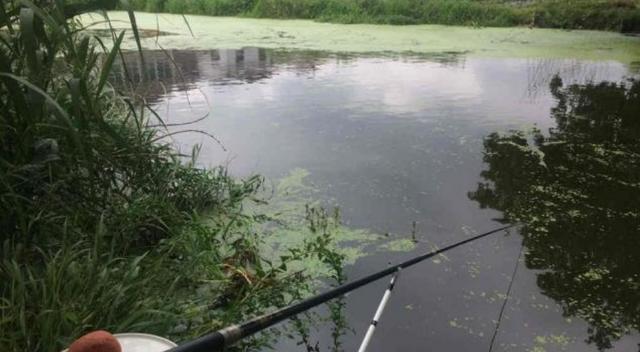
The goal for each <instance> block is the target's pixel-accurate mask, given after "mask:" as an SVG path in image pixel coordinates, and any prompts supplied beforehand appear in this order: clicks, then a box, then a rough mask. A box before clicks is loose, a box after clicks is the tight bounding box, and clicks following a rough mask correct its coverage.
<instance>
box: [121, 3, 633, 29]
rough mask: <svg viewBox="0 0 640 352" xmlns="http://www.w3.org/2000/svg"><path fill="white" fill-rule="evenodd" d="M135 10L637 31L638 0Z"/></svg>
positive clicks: (146, 6)
mask: <svg viewBox="0 0 640 352" xmlns="http://www.w3.org/2000/svg"><path fill="white" fill-rule="evenodd" d="M132 4H133V6H134V8H135V9H136V10H140V11H149V12H170V13H186V14H198V15H210V16H248V17H258V18H300V19H314V20H319V21H326V22H339V23H378V24H427V23H429V24H446V25H471V26H497V27H508V26H533V27H545V28H565V29H599V30H614V31H621V32H637V31H640V0H132Z"/></svg>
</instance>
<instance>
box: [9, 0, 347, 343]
mask: <svg viewBox="0 0 640 352" xmlns="http://www.w3.org/2000/svg"><path fill="white" fill-rule="evenodd" d="M62 3H63V2H51V1H45V0H42V1H36V2H35V3H33V2H28V1H23V2H20V3H19V4H18V2H13V1H9V2H3V3H2V5H0V111H2V113H1V114H0V199H1V202H0V228H2V231H1V232H0V250H1V253H2V256H1V257H0V346H2V350H3V351H7V352H14V351H15V352H17V351H37V352H39V351H47V352H49V351H50V352H54V351H55V352H58V351H61V350H63V349H64V348H65V347H66V346H68V345H69V343H70V342H71V341H73V340H74V339H75V338H77V337H79V336H80V335H82V334H84V333H85V332H87V331H90V330H96V329H105V330H109V331H112V332H123V331H145V332H149V333H155V334H159V335H164V336H167V337H169V338H172V339H174V340H176V341H181V340H185V339H189V338H192V337H194V336H198V335H200V334H203V333H205V332H207V331H210V330H213V329H217V328H220V327H223V326H225V325H227V324H230V323H237V322H239V321H241V320H244V319H245V318H247V317H249V316H254V315H256V314H259V313H260V312H263V311H265V310H266V309H269V308H272V307H277V306H281V305H284V304H287V303H289V302H290V301H291V299H293V297H299V296H301V295H302V294H303V293H305V292H309V291H310V290H311V289H312V287H311V286H310V284H309V283H308V282H309V281H308V278H307V277H306V275H305V274H304V272H298V273H295V274H294V273H291V272H289V271H288V270H287V264H288V263H291V262H292V261H301V260H304V258H307V257H309V256H316V257H319V258H328V256H329V255H333V254H331V253H333V251H332V250H331V249H329V247H327V246H324V245H323V246H320V247H309V248H308V250H306V251H297V252H295V251H294V252H292V253H293V254H290V255H288V256H286V257H285V256H282V257H280V258H270V259H271V260H270V261H265V260H264V259H263V258H262V257H261V252H260V249H259V248H260V243H261V238H260V236H258V235H257V229H258V226H257V225H259V224H260V223H261V222H263V221H265V219H264V217H261V216H259V215H253V214H249V213H247V212H246V211H245V210H244V205H245V204H246V203H247V202H250V201H251V200H250V198H252V197H255V195H256V192H257V191H258V190H259V189H260V187H261V184H262V179H261V178H260V177H257V176H255V177H250V178H248V179H244V180H239V179H236V178H234V177H231V176H230V175H229V174H228V173H227V172H226V170H225V169H224V168H216V169H210V170H204V169H199V168H196V167H195V166H194V163H193V162H192V161H185V158H184V156H182V155H180V154H179V153H177V152H176V151H175V150H174V149H173V147H172V146H171V144H170V143H169V142H168V141H169V140H170V135H171V132H169V131H168V130H167V129H163V128H156V127H152V126H150V124H149V121H150V120H151V119H152V117H154V114H153V111H152V110H150V109H149V107H148V106H146V105H145V103H144V99H142V98H140V97H136V96H135V95H130V94H122V92H119V91H117V90H116V89H115V88H114V87H113V86H111V85H110V83H109V76H110V74H111V70H112V67H113V65H114V63H116V62H118V60H120V59H121V58H122V57H123V53H122V51H121V50H120V45H121V43H122V41H123V38H124V32H121V33H117V32H112V33H111V35H112V38H111V39H112V40H111V41H110V42H107V41H106V40H104V38H100V37H91V36H89V35H88V34H87V33H86V32H84V31H83V30H82V28H81V26H80V24H79V23H75V22H74V21H73V20H70V19H69V14H70V11H69V9H68V8H65V7H61V6H62V5H61V4H62ZM231 3H232V2H231V1H228V2H227V4H228V5H229V6H231ZM149 4H151V3H150V2H144V6H147V5H149ZM168 4H169V2H167V3H165V2H163V1H158V2H156V3H154V4H151V5H153V8H157V6H160V5H162V6H165V5H168ZM135 5H136V6H142V5H143V2H142V1H138V2H136V3H135ZM77 9H80V7H76V8H74V10H73V11H71V12H74V13H75V12H76V10H77ZM130 16H133V12H130ZM132 30H133V31H134V33H136V37H138V35H137V28H136V27H135V25H134V27H133V28H132ZM140 60H141V61H142V60H143V55H142V52H140ZM122 64H124V62H123V63H122ZM125 70H126V68H125ZM129 84H130V85H131V86H132V87H133V86H135V84H136V82H135V81H134V80H133V79H130V81H129ZM131 91H132V92H133V91H135V90H134V89H133V88H132V89H131ZM154 118H155V117H154ZM160 125H161V126H162V124H160ZM322 236H325V237H326V238H327V240H326V241H324V242H322V243H325V244H326V243H328V241H329V239H330V237H331V236H330V235H329V234H328V232H327V231H324V232H323V233H322ZM309 241H311V242H313V241H315V238H310V239H309ZM331 258H334V257H331ZM333 260H334V261H335V258H334V259H333ZM332 262H333V261H332ZM269 341H271V340H270V336H269V335H264V336H262V337H261V338H260V339H256V340H251V341H248V342H247V345H246V346H244V347H245V348H250V347H257V346H261V345H264V344H266V343H269Z"/></svg>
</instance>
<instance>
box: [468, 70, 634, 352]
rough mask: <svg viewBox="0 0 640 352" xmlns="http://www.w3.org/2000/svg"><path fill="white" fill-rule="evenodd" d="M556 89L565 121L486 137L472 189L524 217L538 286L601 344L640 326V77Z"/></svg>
mask: <svg viewBox="0 0 640 352" xmlns="http://www.w3.org/2000/svg"><path fill="white" fill-rule="evenodd" d="M550 89H551V93H552V94H553V96H554V97H555V98H556V99H557V105H556V106H555V107H554V108H553V109H552V111H551V116H552V118H554V119H555V121H556V123H557V127H556V128H554V129H552V130H550V131H549V133H548V134H544V133H542V132H540V131H534V132H532V133H531V135H530V134H527V133H524V132H513V133H510V134H508V135H500V134H492V135H490V136H488V137H487V138H486V139H485V142H484V149H485V150H484V161H485V163H486V164H487V165H488V170H486V171H483V173H482V177H483V178H484V179H485V181H486V182H485V183H481V184H479V185H478V189H477V190H476V191H474V192H471V193H470V195H469V196H470V198H471V199H473V200H475V201H477V202H478V203H479V204H480V205H481V207H490V208H494V209H497V210H499V211H502V212H503V214H504V217H505V220H507V221H520V222H522V223H524V224H526V225H524V227H523V229H522V235H523V236H524V242H525V245H526V247H527V249H528V254H527V255H526V264H527V267H529V268H530V269H536V270H540V273H539V274H538V277H537V283H538V286H539V287H540V288H541V289H542V291H543V292H544V293H545V294H546V295H548V296H549V297H551V298H553V299H554V300H556V301H557V302H559V303H560V304H561V306H562V307H563V310H564V314H565V315H566V316H576V317H580V318H582V319H584V320H585V321H587V322H588V324H589V331H588V340H587V341H588V342H589V343H594V344H595V345H596V346H597V347H598V348H599V349H601V350H603V349H607V348H611V347H612V342H614V341H615V340H617V339H619V338H620V337H621V336H622V335H624V334H627V333H631V332H633V331H634V330H636V331H637V330H639V329H640V81H628V82H625V83H609V82H603V83H599V84H586V85H571V86H564V85H563V83H562V80H561V79H560V78H558V77H557V76H556V77H555V78H554V79H553V80H552V81H551V83H550Z"/></svg>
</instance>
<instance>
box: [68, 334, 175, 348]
mask: <svg viewBox="0 0 640 352" xmlns="http://www.w3.org/2000/svg"><path fill="white" fill-rule="evenodd" d="M172 347H176V344H175V343H173V342H171V341H169V340H167V339H165V338H162V337H159V336H155V335H149V334H139V333H124V334H115V335H112V334H110V333H108V332H106V331H102V330H100V331H94V332H91V333H88V334H86V335H84V336H82V337H81V338H79V339H77V340H76V341H75V342H73V343H72V344H71V346H70V347H69V349H68V350H66V351H65V352H162V351H166V350H168V349H170V348H172Z"/></svg>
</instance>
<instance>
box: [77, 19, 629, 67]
mask: <svg viewBox="0 0 640 352" xmlns="http://www.w3.org/2000/svg"><path fill="white" fill-rule="evenodd" d="M108 14H109V18H110V19H111V20H112V21H113V26H115V27H116V28H118V29H126V28H128V27H129V26H130V24H129V17H128V15H127V13H126V12H117V11H116V12H109V13H108ZM136 18H137V23H138V26H140V28H142V29H145V30H147V31H148V33H150V34H149V35H148V36H147V37H146V38H143V39H142V44H143V46H144V47H145V48H147V49H160V48H163V49H194V50H208V49H214V48H215V49H225V48H242V47H261V48H271V49H295V50H318V51H331V52H342V53H377V54H380V53H387V52H395V53H401V52H410V53H414V54H419V55H433V54H438V55H440V54H442V53H449V54H464V55H467V56H475V57H510V58H530V57H537V58H554V59H576V58H579V59H584V60H597V61H606V60H616V61H620V62H623V63H627V64H629V63H632V62H636V61H637V60H638V57H640V38H638V37H634V36H626V35H622V34H619V33H611V32H603V31H564V30H558V29H529V28H471V27H461V26H440V25H415V26H383V25H370V24H355V25H344V24H330V23H318V22H314V21H309V20H273V19H250V18H237V17H210V16H192V15H187V16H185V18H186V22H188V24H189V25H188V26H187V24H186V23H185V18H183V17H182V16H180V15H171V14H160V15H157V14H154V13H143V12H140V13H136ZM101 20H102V17H100V16H98V15H84V16H82V17H80V21H81V23H82V24H84V25H90V24H92V23H96V24H95V25H93V26H91V29H94V30H107V29H108V26H107V25H106V24H104V23H99V21H101ZM157 28H160V29H161V31H162V32H163V33H162V34H164V35H160V36H156V35H155V34H153V33H154V32H156V31H157ZM128 37H129V38H128V40H125V41H124V42H123V47H124V48H126V49H132V50H135V49H136V44H135V40H133V37H132V35H130V34H128Z"/></svg>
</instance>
